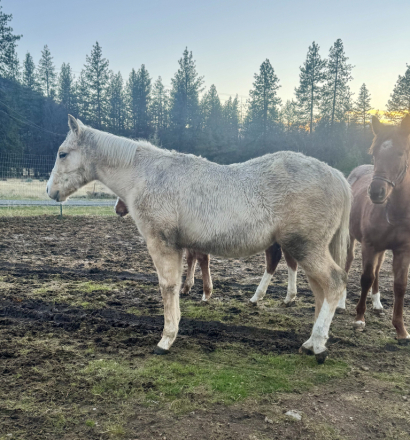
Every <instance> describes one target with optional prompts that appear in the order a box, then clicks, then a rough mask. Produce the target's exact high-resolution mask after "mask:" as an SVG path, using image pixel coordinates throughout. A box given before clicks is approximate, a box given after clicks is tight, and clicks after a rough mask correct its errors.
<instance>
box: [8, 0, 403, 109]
mask: <svg viewBox="0 0 410 440" xmlns="http://www.w3.org/2000/svg"><path fill="white" fill-rule="evenodd" d="M1 5H2V6H3V12H4V13H7V14H9V13H12V14H13V21H12V24H11V25H12V27H13V28H14V32H15V33H19V34H23V38H22V39H21V40H20V42H19V45H18V53H19V57H20V60H21V61H22V60H23V57H24V55H25V53H26V52H27V51H29V52H30V53H31V55H32V56H33V58H34V61H35V63H36V64H37V62H38V60H39V58H40V55H41V50H42V49H43V46H44V45H45V44H47V45H48V47H49V49H50V51H51V54H52V56H54V63H55V65H56V67H57V68H60V66H61V64H62V63H63V62H66V63H67V62H69V63H70V64H71V66H72V68H73V70H74V72H75V73H76V74H77V75H78V73H79V71H80V70H81V69H82V67H83V65H84V63H85V56H86V54H90V52H91V49H92V46H93V44H95V42H96V41H98V42H99V43H100V45H101V46H102V49H103V55H104V57H106V58H107V59H108V60H109V61H110V69H112V70H114V71H115V72H118V71H120V72H121V73H122V75H123V77H124V79H127V78H128V75H129V73H130V71H131V69H132V68H135V69H138V68H139V67H140V66H141V64H145V66H146V68H147V69H148V71H149V73H150V75H151V77H152V78H153V80H156V78H157V77H158V76H159V75H161V76H162V78H163V82H164V84H165V85H167V86H169V85H170V84H171V78H172V77H173V75H174V73H175V72H176V71H177V69H178V62H177V61H178V59H179V58H181V55H182V52H183V50H184V48H185V46H187V47H188V50H190V51H192V52H193V55H194V59H195V60H196V65H197V70H198V73H199V74H200V75H203V76H204V80H205V86H206V87H207V88H209V87H210V86H211V84H215V86H216V88H217V90H218V93H219V95H220V97H221V99H222V100H225V99H226V98H227V97H228V96H229V95H233V96H234V95H235V94H238V95H240V96H242V97H243V99H245V98H246V97H248V94H249V90H250V89H251V88H252V82H253V76H254V74H255V73H256V72H258V71H259V67H260V65H261V63H262V62H263V61H264V60H265V59H266V58H269V60H270V62H271V64H272V66H273V68H274V69H275V72H276V74H277V76H278V77H279V80H280V84H281V86H282V87H281V88H280V89H279V96H280V97H281V98H282V100H283V102H285V101H286V100H287V99H292V98H293V97H294V88H295V87H296V86H297V85H298V83H299V66H301V65H302V64H303V62H304V61H305V58H306V54H307V50H308V47H309V45H310V44H311V43H312V41H316V42H317V43H318V44H319V45H320V53H321V56H322V57H326V56H327V55H328V53H329V48H330V47H331V46H332V44H333V43H334V41H335V40H336V39H337V38H341V39H342V40H343V43H344V47H345V53H346V55H347V56H348V57H349V62H350V63H351V64H353V65H354V66H355V68H354V69H353V77H354V80H353V81H352V83H351V89H352V91H353V92H354V93H355V94H356V95H355V97H356V96H357V93H358V91H359V88H360V86H361V85H362V84H363V83H366V85H367V87H368V89H369V91H370V93H371V95H372V105H373V107H374V108H376V109H380V110H383V109H384V108H385V106H386V103H387V100H388V99H389V95H390V93H391V92H392V90H393V87H394V84H395V83H396V81H397V78H398V75H403V74H404V72H405V70H406V63H408V64H410V25H409V18H410V0H390V1H389V2H386V1H379V0H372V1H371V2H369V1H361V0H345V1H343V2H341V1H336V0H327V1H325V0H316V1H315V0H309V1H307V0H292V1H274V0H270V1H268V0H253V1H243V0H235V1H234V0H207V1H203V0H191V1H187V0H175V1H173V0H150V1H138V0H134V1H131V0H116V1H109V2H108V1H103V0H82V1H79V0H71V1H70V0H66V1H61V0H2V1H1Z"/></svg>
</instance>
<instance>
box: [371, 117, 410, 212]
mask: <svg viewBox="0 0 410 440" xmlns="http://www.w3.org/2000/svg"><path fill="white" fill-rule="evenodd" d="M372 128H373V133H374V139H373V144H372V146H371V147H370V153H371V154H372V155H373V158H374V174H373V180H372V182H371V184H370V186H369V189H368V191H369V196H370V199H371V200H372V202H373V203H384V202H385V201H386V200H387V199H388V198H389V197H390V195H391V193H392V191H393V190H394V188H396V187H398V186H400V184H401V183H402V182H403V180H404V178H405V177H406V173H407V169H408V161H409V152H410V115H407V116H406V117H405V118H404V119H403V120H402V121H401V124H400V126H399V127H383V125H382V124H381V123H380V121H379V120H378V119H377V118H376V117H375V116H373V117H372Z"/></svg>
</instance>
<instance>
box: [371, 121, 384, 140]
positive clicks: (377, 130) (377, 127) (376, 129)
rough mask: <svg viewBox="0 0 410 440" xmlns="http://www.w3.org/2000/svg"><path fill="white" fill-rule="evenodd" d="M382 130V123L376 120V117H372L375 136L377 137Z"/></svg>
mask: <svg viewBox="0 0 410 440" xmlns="http://www.w3.org/2000/svg"><path fill="white" fill-rule="evenodd" d="M381 129H382V124H381V122H380V121H379V120H378V119H377V118H376V116H372V130H373V133H374V135H375V136H377V135H378V134H379V133H380V130H381Z"/></svg>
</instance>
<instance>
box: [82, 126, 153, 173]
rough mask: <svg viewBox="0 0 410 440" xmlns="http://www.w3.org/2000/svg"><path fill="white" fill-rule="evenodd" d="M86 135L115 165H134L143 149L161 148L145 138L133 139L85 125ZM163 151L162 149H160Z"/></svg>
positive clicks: (110, 162) (91, 143) (92, 144)
mask: <svg viewBox="0 0 410 440" xmlns="http://www.w3.org/2000/svg"><path fill="white" fill-rule="evenodd" d="M84 135H85V137H86V140H87V144H88V145H91V146H92V148H93V149H94V150H95V151H96V152H97V154H98V153H100V154H101V155H102V156H104V157H105V158H107V159H108V163H109V164H110V165H113V166H117V165H124V166H128V165H132V164H133V163H134V158H135V154H136V152H137V151H141V150H146V149H148V150H160V149H159V148H158V147H156V146H155V145H152V144H151V143H150V142H148V141H145V140H138V141H135V140H132V139H128V138H125V137H122V136H116V135H114V134H111V133H106V132H104V131H100V130H96V129H93V128H91V127H85V130H84ZM160 151H162V150H160Z"/></svg>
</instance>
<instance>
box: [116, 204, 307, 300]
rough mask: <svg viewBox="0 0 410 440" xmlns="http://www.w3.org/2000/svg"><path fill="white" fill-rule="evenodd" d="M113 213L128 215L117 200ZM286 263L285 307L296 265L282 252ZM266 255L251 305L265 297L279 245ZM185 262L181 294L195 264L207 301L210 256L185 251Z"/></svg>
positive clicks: (292, 294)
mask: <svg viewBox="0 0 410 440" xmlns="http://www.w3.org/2000/svg"><path fill="white" fill-rule="evenodd" d="M115 212H116V213H117V214H118V215H119V216H120V217H124V216H126V215H127V214H128V208H127V206H126V205H125V203H124V202H123V201H122V200H121V199H120V198H118V199H117V202H116V203H115ZM283 253H284V256H285V259H286V263H287V265H288V273H289V282H288V293H287V296H286V299H285V300H284V302H285V304H286V305H289V304H291V303H292V302H294V300H295V298H296V271H297V267H298V264H297V262H296V261H295V260H294V259H293V258H292V257H291V256H290V255H289V254H288V253H287V252H285V251H284V252H283ZM265 255H266V272H265V275H264V276H263V278H262V280H261V282H260V284H259V286H258V289H257V290H256V292H255V294H254V296H253V297H252V298H251V300H250V301H251V303H252V304H255V305H256V303H257V301H259V300H261V299H263V297H264V296H265V293H266V290H267V288H268V285H269V282H270V280H271V278H272V276H273V274H274V273H275V270H276V267H277V266H278V264H279V261H280V259H281V257H282V250H281V247H280V246H279V244H277V243H274V244H273V245H272V246H271V247H270V248H268V249H267V250H266V252H265ZM186 260H187V265H188V268H187V275H186V278H185V282H184V284H183V286H182V289H181V293H182V294H184V295H187V294H188V293H189V292H190V290H191V288H192V286H193V285H194V280H195V267H196V264H197V262H198V263H199V266H200V268H201V273H202V283H203V291H204V293H203V296H202V300H203V301H208V300H209V299H210V298H211V295H212V289H213V284H212V278H211V270H210V267H209V263H210V256H209V254H204V253H202V252H197V251H194V250H191V249H186Z"/></svg>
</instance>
